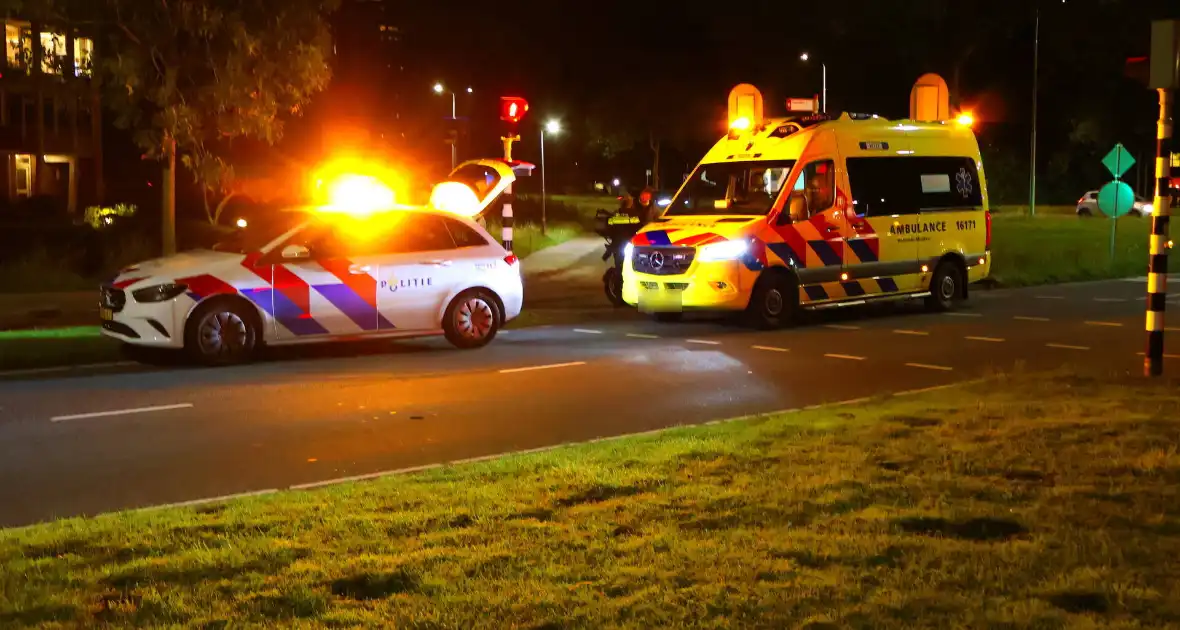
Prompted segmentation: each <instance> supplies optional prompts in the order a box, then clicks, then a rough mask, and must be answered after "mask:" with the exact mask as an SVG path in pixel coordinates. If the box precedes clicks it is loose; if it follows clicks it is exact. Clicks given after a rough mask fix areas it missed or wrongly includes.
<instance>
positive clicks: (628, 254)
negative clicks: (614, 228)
mask: <svg viewBox="0 0 1180 630" xmlns="http://www.w3.org/2000/svg"><path fill="white" fill-rule="evenodd" d="M634 251H635V246H634V245H632V244H631V243H627V246H626V247H624V248H623V259H624V260H631V252H634Z"/></svg>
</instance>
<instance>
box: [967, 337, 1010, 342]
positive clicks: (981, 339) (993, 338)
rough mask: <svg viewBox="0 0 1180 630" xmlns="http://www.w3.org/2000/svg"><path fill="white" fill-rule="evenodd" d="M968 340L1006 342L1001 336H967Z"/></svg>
mask: <svg viewBox="0 0 1180 630" xmlns="http://www.w3.org/2000/svg"><path fill="white" fill-rule="evenodd" d="M966 339H967V341H987V342H989V343H1004V340H1003V339H1001V338H999V337H966Z"/></svg>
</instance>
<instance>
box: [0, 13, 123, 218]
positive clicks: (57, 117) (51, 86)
mask: <svg viewBox="0 0 1180 630" xmlns="http://www.w3.org/2000/svg"><path fill="white" fill-rule="evenodd" d="M4 31H5V33H4V35H5V37H4V48H5V54H4V58H3V66H2V67H0V191H3V193H2V195H0V197H2V198H3V200H6V201H7V202H8V204H7V205H9V206H11V205H13V204H15V203H19V202H20V201H21V200H25V199H30V198H33V197H47V198H51V199H53V200H55V201H56V202H58V205H60V206H61V207H63V208H64V209H65V210H67V211H68V212H71V213H73V212H77V211H78V210H79V208H80V205H81V204H89V203H100V202H101V201H102V197H103V185H102V182H103V173H102V109H101V105H100V99H99V92H98V85H97V81H94V80H92V79H91V76H92V71H93V68H94V64H95V46H94V39H93V36H92V35H91V34H89V33H86V32H84V31H81V30H79V29H78V28H75V27H73V26H70V25H65V24H39V23H33V22H28V21H23V20H19V19H12V18H9V19H6V20H5V24H4Z"/></svg>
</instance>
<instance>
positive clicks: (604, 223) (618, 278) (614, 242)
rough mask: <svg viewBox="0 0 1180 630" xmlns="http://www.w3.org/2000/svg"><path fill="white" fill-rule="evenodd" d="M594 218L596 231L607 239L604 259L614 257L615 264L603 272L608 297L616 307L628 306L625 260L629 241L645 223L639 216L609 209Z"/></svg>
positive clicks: (603, 283)
mask: <svg viewBox="0 0 1180 630" xmlns="http://www.w3.org/2000/svg"><path fill="white" fill-rule="evenodd" d="M594 219H595V230H594V231H595V232H596V233H597V234H598V235H599V236H601V237H602V238H603V239H604V240H606V246H605V250H606V251H605V252H604V253H603V254H602V260H603V261H607V260H610V259H611V258H614V264H612V265H611V267H610V268H609V269H607V270H606V273H604V274H602V286H603V290H604V291H605V292H606V299H607V300H609V301H610V303H611V304H613V305H614V306H616V307H619V306H626V302H624V301H623V262H624V260H625V259H626V248H627V243H630V242H631V239H632V238H634V237H635V234H636V233H637V232H639V229H640V228H641V227H643V224H642V223H641V222H640V220H639V217H633V216H630V215H627V214H621V213H618V212H611V211H609V210H599V211H598V213H597V214H596V215H595V217H594Z"/></svg>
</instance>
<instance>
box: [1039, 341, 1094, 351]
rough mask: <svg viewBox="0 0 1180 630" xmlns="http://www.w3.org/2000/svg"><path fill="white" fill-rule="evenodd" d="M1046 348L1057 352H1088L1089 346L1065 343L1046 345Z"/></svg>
mask: <svg viewBox="0 0 1180 630" xmlns="http://www.w3.org/2000/svg"><path fill="white" fill-rule="evenodd" d="M1045 347H1046V348H1056V349H1057V350H1089V349H1090V346H1073V345H1070V344H1067V343H1047V344H1045Z"/></svg>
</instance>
